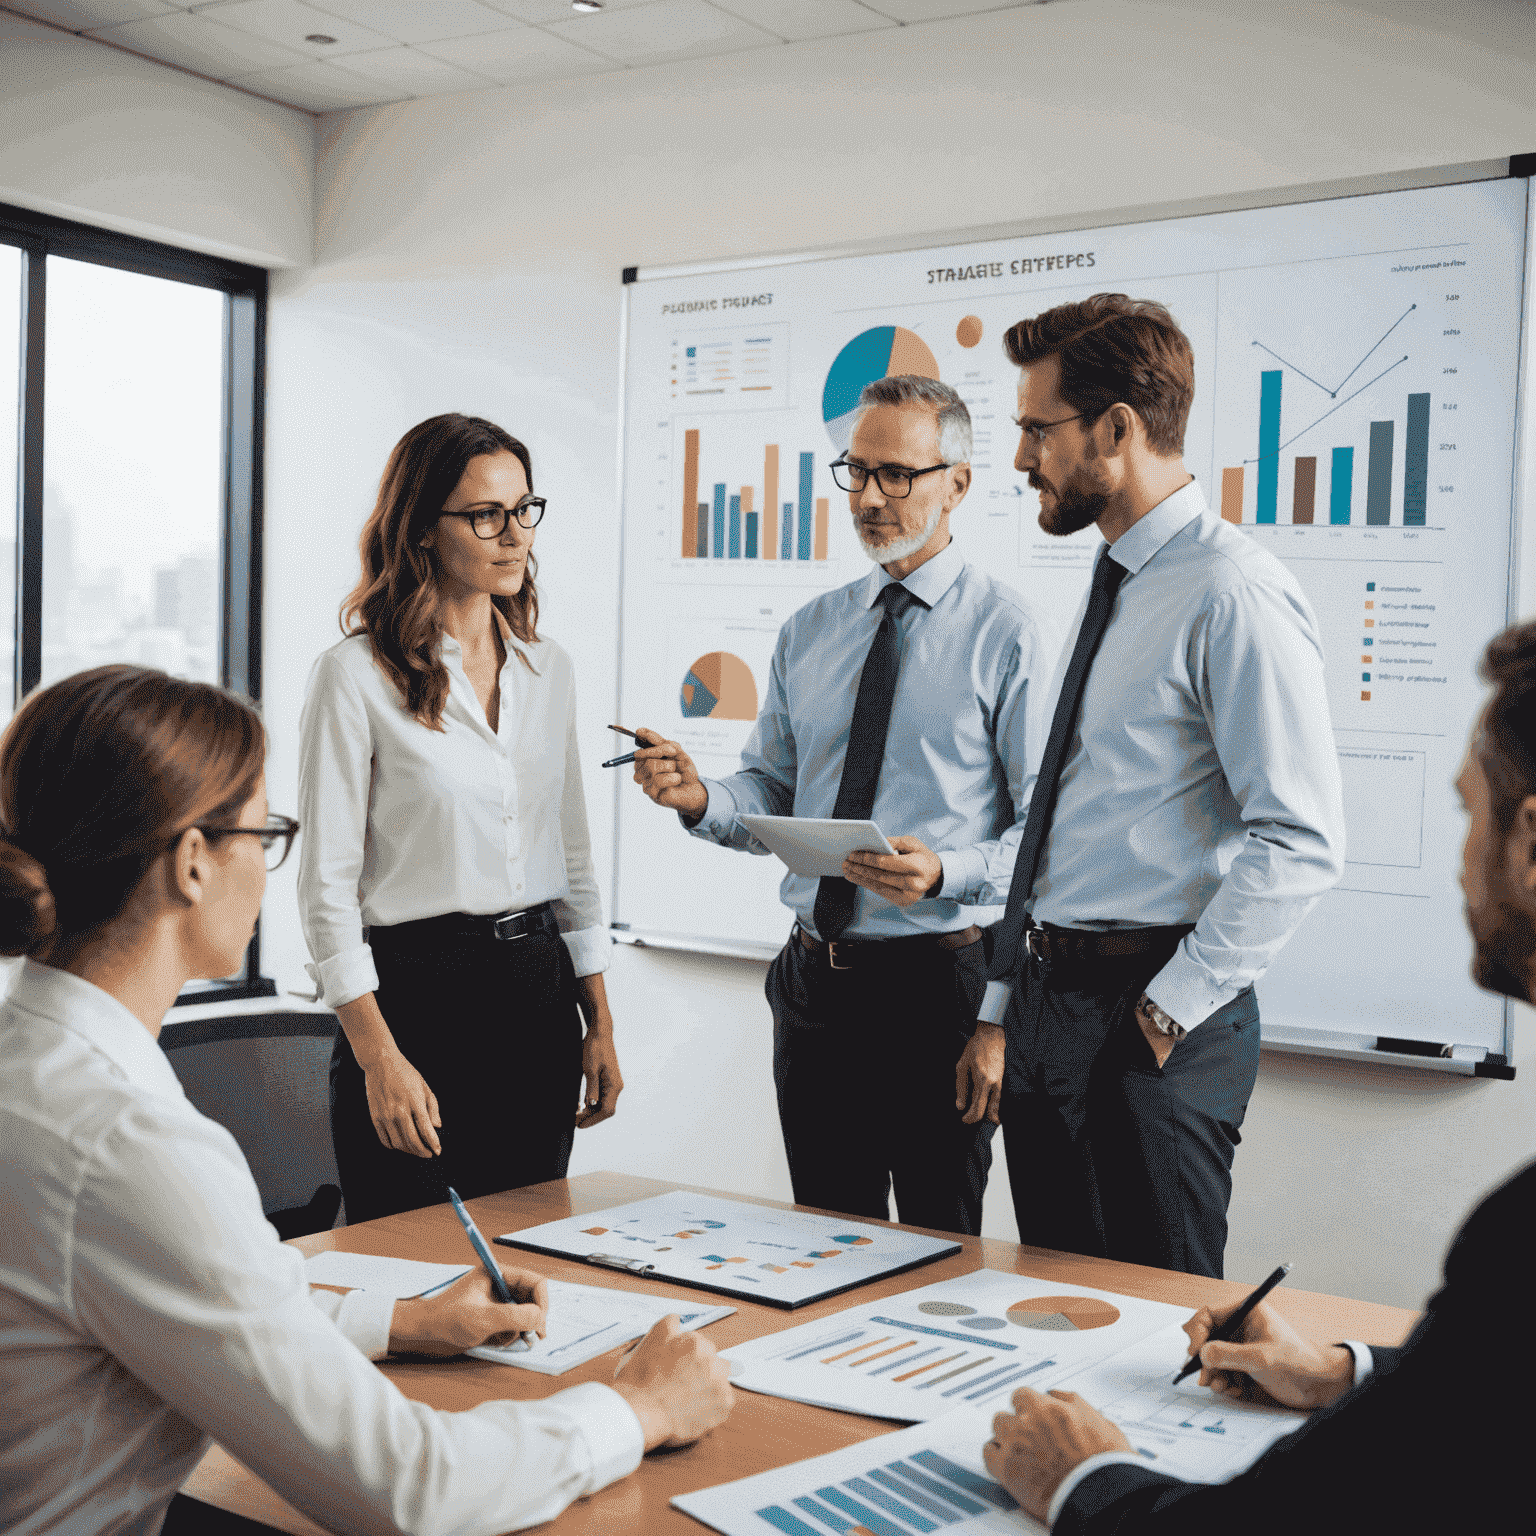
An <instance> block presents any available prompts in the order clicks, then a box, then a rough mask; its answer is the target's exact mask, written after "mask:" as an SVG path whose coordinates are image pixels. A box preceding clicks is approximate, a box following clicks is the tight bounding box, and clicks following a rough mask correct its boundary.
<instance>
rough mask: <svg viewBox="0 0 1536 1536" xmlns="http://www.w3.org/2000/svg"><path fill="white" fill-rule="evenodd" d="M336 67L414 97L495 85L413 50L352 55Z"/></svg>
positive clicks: (482, 88) (382, 50)
mask: <svg viewBox="0 0 1536 1536" xmlns="http://www.w3.org/2000/svg"><path fill="white" fill-rule="evenodd" d="M335 68H337V69H344V70H346V71H348V72H349V73H355V74H358V75H362V76H364V77H365V78H367V79H369V80H373V81H376V82H377V83H378V84H380V85H388V86H395V87H398V88H399V89H400V90H403V91H409V92H410V93H411V95H412V96H441V95H444V94H446V93H447V92H449V91H483V90H486V89H488V88H489V87H490V86H491V85H492V84H493V83H494V82H493V81H491V80H489V79H487V77H486V76H484V75H480V74H474V73H472V72H471V71H469V70H467V69H460V68H459V67H458V66H457V65H456V64H448V63H446V62H444V61H443V60H442V59H434V58H432V57H431V56H430V55H429V54H425V53H418V52H417V51H416V49H414V48H381V49H379V51H378V52H377V53H349V54H348V55H347V57H346V58H345V59H341V60H338V61H337V63H336V65H335Z"/></svg>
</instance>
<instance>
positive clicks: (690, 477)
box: [683, 427, 699, 560]
mask: <svg viewBox="0 0 1536 1536" xmlns="http://www.w3.org/2000/svg"><path fill="white" fill-rule="evenodd" d="M698 553H699V433H698V429H697V428H696V427H690V428H689V429H688V430H687V432H685V433H684V434H683V559H685V560H692V559H695V558H696V557H697V555H698Z"/></svg>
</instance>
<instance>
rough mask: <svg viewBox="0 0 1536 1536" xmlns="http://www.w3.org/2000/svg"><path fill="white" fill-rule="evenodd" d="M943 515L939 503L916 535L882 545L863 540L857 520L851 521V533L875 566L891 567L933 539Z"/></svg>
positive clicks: (861, 527) (862, 532) (941, 504)
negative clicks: (856, 537) (852, 532)
mask: <svg viewBox="0 0 1536 1536" xmlns="http://www.w3.org/2000/svg"><path fill="white" fill-rule="evenodd" d="M943 515H944V506H943V503H939V504H938V505H937V506H935V507H934V509H933V512H932V513H931V514H930V516H929V518H928V522H927V525H926V526H925V527H923V528H921V529H920V530H919V531H918V532H916V533H909V534H905V535H904V536H903V537H901V538H899V539H889V540H887V541H886V542H885V543H884V544H876V543H874V542H873V541H871V540H870V539H867V538H865V537H864V524H863V523H861V522H860V521H859V520H858V518H854V520H853V531H854V533H855V534H856V535H857V536H858V540H859V548H860V549H862V550H863V551H864V553H865V554H866V555H868V556H869V558H870V559H871V560H873V561H874V562H875V564H876V565H891V564H893V563H894V562H895V561H897V560H905V559H906V558H907V556H908V555H915V554H916V553H917V552H918V550H920V549H921V548H922V547H923V545H925V544H926V543H927V542H928V540H929V539H931V538H932V537H933V535H934V532H935V531H936V530H937V528H938V526H939V519H940V518H941V517H942V516H943Z"/></svg>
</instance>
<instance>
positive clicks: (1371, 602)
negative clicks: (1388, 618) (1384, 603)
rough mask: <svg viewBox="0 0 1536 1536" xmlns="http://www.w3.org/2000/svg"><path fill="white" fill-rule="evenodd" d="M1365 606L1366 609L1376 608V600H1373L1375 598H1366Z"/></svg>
mask: <svg viewBox="0 0 1536 1536" xmlns="http://www.w3.org/2000/svg"><path fill="white" fill-rule="evenodd" d="M1365 606H1366V607H1367V608H1374V607H1375V606H1376V603H1375V600H1374V599H1373V598H1369V597H1368V598H1366V600H1365Z"/></svg>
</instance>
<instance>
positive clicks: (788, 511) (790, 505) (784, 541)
mask: <svg viewBox="0 0 1536 1536" xmlns="http://www.w3.org/2000/svg"><path fill="white" fill-rule="evenodd" d="M794 528H795V504H794V502H792V501H786V502H785V503H784V522H783V524H782V525H781V526H780V528H779V559H780V560H788V559H789V544H790V540H791V539H792V538H793V537H794Z"/></svg>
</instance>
